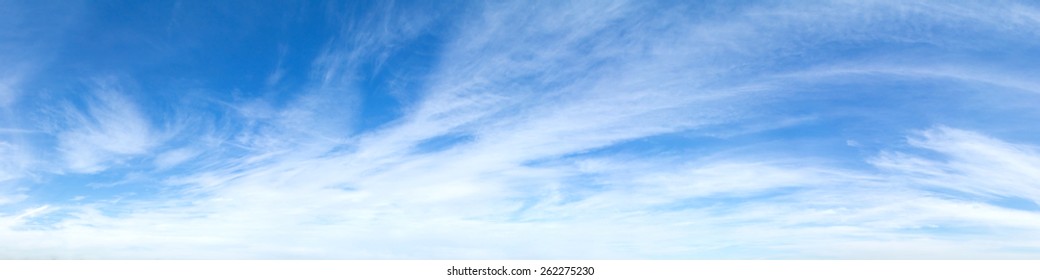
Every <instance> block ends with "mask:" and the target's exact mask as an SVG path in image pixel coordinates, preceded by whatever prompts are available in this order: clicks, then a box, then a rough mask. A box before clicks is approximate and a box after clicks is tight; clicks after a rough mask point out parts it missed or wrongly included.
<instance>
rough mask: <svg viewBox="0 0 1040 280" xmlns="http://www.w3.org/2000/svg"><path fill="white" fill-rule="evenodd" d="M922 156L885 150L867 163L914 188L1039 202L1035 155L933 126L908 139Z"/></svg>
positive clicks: (1038, 157) (1039, 156)
mask: <svg viewBox="0 0 1040 280" xmlns="http://www.w3.org/2000/svg"><path fill="white" fill-rule="evenodd" d="M908 144H910V145H911V146H912V147H914V148H919V149H925V150H930V151H933V152H936V153H939V154H940V155H942V156H940V157H928V156H922V155H915V154H907V153H902V152H885V153H882V154H881V155H879V156H878V157H876V158H874V159H872V160H871V163H872V164H874V165H876V166H878V167H880V168H884V169H887V170H891V171H892V172H896V173H900V174H903V177H902V179H904V180H908V181H911V182H913V183H915V184H921V185H927V186H933V187H938V188H946V189H950V190H954V191H958V192H963V193H969V194H974V195H983V196H999V197H1020V198H1025V199H1029V200H1032V201H1033V202H1035V203H1040V184H1038V183H1037V182H1040V153H1038V152H1037V149H1036V147H1033V146H1028V145H1021V144H1011V143H1007V142H1004V141H1001V140H999V139H994V138H991V137H989V136H985V135H982V134H978V133H975V132H971V131H964V130H958V129H953V128H949V127H936V128H933V129H929V130H925V131H922V132H921V133H919V134H918V135H915V137H911V138H909V139H908Z"/></svg>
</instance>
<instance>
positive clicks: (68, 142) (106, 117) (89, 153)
mask: <svg viewBox="0 0 1040 280" xmlns="http://www.w3.org/2000/svg"><path fill="white" fill-rule="evenodd" d="M68 111H69V112H68V121H69V123H68V130H65V131H62V132H60V133H59V134H58V138H59V142H60V144H59V147H58V149H59V150H60V151H61V152H62V156H63V157H64V160H65V163H66V167H67V168H68V169H69V170H71V171H74V172H79V173H96V172H100V171H103V170H105V169H107V168H109V167H110V166H111V165H112V164H118V163H119V162H120V161H122V160H124V159H126V158H127V157H132V156H139V155H143V154H146V153H147V152H149V151H150V150H151V148H153V147H155V146H156V145H157V144H159V143H160V142H161V139H159V138H158V137H157V134H156V133H155V132H154V131H153V128H152V127H151V124H150V121H149V120H148V119H147V118H146V117H145V115H144V114H142V113H141V112H140V110H139V109H138V108H137V106H136V105H134V104H133V103H131V102H130V101H129V100H128V99H127V98H126V97H125V96H124V95H123V94H122V93H121V92H120V91H119V89H118V88H117V87H114V86H112V85H100V86H99V88H97V89H96V91H95V93H94V95H93V98H91V99H89V100H88V101H87V105H86V110H77V109H74V108H72V107H68Z"/></svg>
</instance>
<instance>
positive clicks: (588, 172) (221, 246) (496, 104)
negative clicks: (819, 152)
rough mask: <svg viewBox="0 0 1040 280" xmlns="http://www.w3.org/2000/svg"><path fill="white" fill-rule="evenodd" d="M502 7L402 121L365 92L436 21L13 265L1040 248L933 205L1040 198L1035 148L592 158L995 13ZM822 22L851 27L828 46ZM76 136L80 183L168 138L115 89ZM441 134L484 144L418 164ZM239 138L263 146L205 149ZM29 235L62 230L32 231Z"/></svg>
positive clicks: (188, 153) (392, 36)
mask: <svg viewBox="0 0 1040 280" xmlns="http://www.w3.org/2000/svg"><path fill="white" fill-rule="evenodd" d="M485 4H486V6H481V7H479V8H480V9H479V10H480V13H476V14H474V15H472V16H471V17H466V18H465V19H464V20H465V23H467V24H464V25H461V28H460V30H457V32H458V33H457V35H458V37H457V38H455V39H454V40H450V41H449V42H448V43H447V45H448V47H447V49H446V51H445V53H444V54H443V59H442V60H441V61H440V62H439V63H438V64H437V66H436V67H435V69H434V70H433V73H430V75H429V76H428V77H424V79H425V80H424V81H427V82H428V83H426V84H425V87H424V88H423V89H422V91H423V93H424V95H422V96H421V97H420V98H418V100H416V101H415V103H414V104H411V103H410V104H408V105H407V106H406V108H404V109H403V110H404V116H403V117H401V118H400V119H398V120H395V121H393V122H391V123H388V124H386V125H384V126H382V127H379V128H376V129H373V130H369V131H360V130H355V129H353V128H352V127H351V122H352V121H353V120H354V119H353V118H354V117H356V116H355V115H353V112H350V110H351V109H353V108H355V107H357V106H359V104H357V102H363V100H362V101H359V100H357V99H354V98H352V97H349V95H350V94H351V93H352V91H351V88H352V86H353V85H352V84H351V83H352V82H353V81H354V80H353V78H354V77H355V76H354V75H353V74H352V71H355V69H356V68H357V67H360V66H359V64H360V62H359V61H361V60H363V58H365V57H369V56H373V55H375V56H376V57H377V59H376V60H378V61H377V62H376V64H380V63H383V62H384V61H383V60H382V59H385V56H380V55H381V54H383V53H384V52H388V51H391V50H386V49H383V48H381V46H384V45H392V43H396V42H401V41H406V40H407V38H405V37H408V36H413V35H415V34H416V33H417V32H418V31H419V30H422V29H423V28H425V27H424V26H425V24H426V22H427V21H428V20H430V19H428V18H419V19H416V20H415V22H412V21H409V19H411V18H410V17H402V18H395V21H389V22H380V21H377V20H372V21H369V22H367V24H368V25H364V24H363V25H358V26H360V27H356V28H357V29H358V30H367V29H366V28H369V25H371V26H376V27H385V28H376V31H381V32H375V33H363V34H361V33H359V34H355V35H354V37H351V38H346V39H344V40H343V42H334V43H332V45H333V47H330V48H328V49H327V50H326V51H325V52H323V53H322V54H321V55H320V56H319V58H318V59H316V61H315V63H314V69H313V72H314V76H315V77H314V81H312V85H310V86H309V87H308V88H307V89H306V90H304V93H303V94H301V95H300V96H298V97H296V98H291V99H290V101H288V102H287V104H285V105H284V106H279V105H276V104H275V103H274V102H267V101H265V100H253V101H250V102H251V103H250V102H246V104H245V105H240V106H232V107H235V108H236V110H238V111H237V112H239V113H240V114H241V116H239V117H241V118H242V119H246V121H244V123H245V124H243V125H242V126H243V127H244V128H237V127H232V126H228V127H221V126H219V125H214V126H216V127H220V128H223V129H228V130H232V131H234V132H222V133H225V134H234V135H224V134H221V133H213V134H215V136H213V135H211V136H209V137H213V138H216V139H227V140H228V141H225V142H221V141H213V142H217V143H218V144H210V143H206V144H199V145H198V146H192V145H187V146H186V147H183V148H177V149H172V150H166V151H164V152H163V153H161V154H159V155H158V156H156V157H155V158H154V159H153V160H154V162H153V163H154V165H155V166H156V167H157V168H159V169H166V168H171V167H173V166H178V165H179V164H186V163H189V162H191V163H194V164H196V165H197V166H202V167H203V168H197V169H193V168H189V171H186V172H185V173H182V174H179V175H177V176H176V177H172V178H162V180H157V181H162V182H164V183H165V184H166V185H167V186H166V187H171V188H170V190H171V191H170V193H163V194H159V195H156V197H153V198H143V199H137V200H109V201H105V200H98V201H95V200H93V198H94V196H91V198H92V200H91V201H87V199H80V200H75V203H74V204H72V205H67V206H60V207H59V206H54V207H49V206H44V207H38V208H36V207H29V208H26V209H24V210H23V211H22V212H21V213H22V214H18V215H8V216H2V217H0V221H4V225H6V226H5V227H2V228H0V239H2V240H3V241H4V244H13V245H9V247H8V248H5V249H7V250H5V251H3V252H0V257H9V258H10V257H18V258H51V257H57V258H644V257H646V258H748V257H749V256H757V257H762V258H788V257H795V258H798V257H801V258H805V257H825V258H918V257H924V258H988V257H994V258H1017V257H1029V256H1031V255H1030V254H1028V253H1017V252H1021V251H1023V250H1025V251H1028V250H1036V249H1037V248H1040V242H1037V241H1035V237H1032V236H1035V234H1036V232H1037V231H1038V230H1040V228H1038V227H1037V224H1036V223H1035V221H1037V220H1038V218H1040V214H1038V213H1037V212H1036V211H1028V210H1016V209H1009V208H1006V207H1001V206H999V205H992V204H987V203H984V202H980V201H974V200H970V199H957V198H950V197H947V196H942V195H937V194H936V193H933V192H930V191H928V190H927V189H928V188H925V186H930V187H941V188H948V189H953V190H957V191H961V192H966V193H969V194H974V195H981V196H1012V197H1024V198H1028V199H1032V200H1034V201H1037V200H1038V199H1040V193H1038V191H1037V186H1036V184H1035V182H1038V181H1040V178H1038V177H1037V174H1040V170H1038V168H1040V167H1038V166H1040V165H1038V163H1040V155H1038V153H1037V151H1036V148H1034V147H1031V146H1026V145H1018V144H1010V143H1007V142H1004V141H1002V140H999V139H995V138H992V137H988V136H984V135H982V134H980V133H977V132H970V131H965V130H957V129H952V128H945V127H939V128H935V129H931V130H925V131H923V132H921V133H919V134H917V135H915V136H913V137H911V138H910V141H909V144H910V145H911V146H913V147H916V148H919V149H924V150H928V151H930V152H932V153H935V156H937V157H933V156H929V155H922V154H920V153H912V152H892V151H887V152H883V153H881V154H880V155H878V156H876V157H873V158H871V159H870V163H871V164H873V165H874V166H875V167H877V168H879V170H849V169H843V168H838V167H833V166H829V164H828V163H829V162H828V161H827V160H817V159H812V158H805V157H798V156H797V155H793V156H790V158H785V157H779V156H764V155H743V156H740V157H737V156H736V155H739V153H738V152H732V151H722V152H719V154H709V155H702V154H682V153H680V152H675V153H674V154H667V155H661V156H659V157H657V156H656V155H654V156H651V157H633V158H625V157H624V156H620V155H617V154H609V153H608V154H606V155H596V156H593V155H582V153H584V152H588V151H592V150H595V149H598V148H603V147H609V146H612V145H615V144H618V143H623V142H625V141H629V140H633V139H639V138H644V137H649V136H654V135H659V134H665V133H673V132H680V131H693V132H694V133H696V132H700V130H698V129H700V128H703V127H705V126H706V125H722V126H726V125H733V126H734V127H741V128H747V129H741V131H744V130H746V131H747V132H741V133H737V134H742V133H754V132H756V131H761V130H768V129H772V128H775V127H786V126H795V125H798V124H801V123H803V122H812V121H815V120H816V118H812V117H790V118H766V117H762V116H770V115H771V114H772V113H775V112H774V111H770V110H768V107H769V105H770V104H772V103H770V102H774V101H775V100H776V99H777V98H778V97H776V96H774V95H772V93H774V92H776V91H782V90H783V88H782V87H781V86H782V83H780V82H777V81H776V79H777V77H781V78H783V77H784V75H783V74H784V73H795V74H791V75H794V76H797V75H799V74H804V73H805V72H799V71H800V70H795V71H792V72H788V71H786V70H776V69H773V70H769V69H771V68H770V67H771V66H774V65H771V64H772V63H778V62H775V61H769V59H768V57H773V56H779V57H783V58H791V57H799V55H804V54H806V53H812V50H811V49H812V46H814V44H824V43H826V42H828V40H848V41H862V40H867V41H869V40H879V41H886V40H887V41H900V40H920V41H935V40H939V41H942V40H941V39H942V38H935V37H917V36H916V35H915V34H917V35H920V33H919V32H917V31H913V32H908V33H902V32H896V31H893V32H892V33H888V32H883V31H892V30H898V29H899V28H900V27H899V26H901V25H897V24H896V23H907V22H910V23H917V21H914V19H915V18H917V17H916V16H919V15H923V16H925V17H924V19H923V20H921V21H922V22H924V23H921V24H920V25H914V24H911V26H912V27H915V28H916V27H919V28H925V27H942V26H943V24H941V23H942V22H946V20H948V19H949V18H954V19H956V20H954V21H953V22H957V23H958V24H955V25H954V26H962V25H965V24H963V23H962V21H968V22H981V23H982V25H983V27H980V28H981V29H984V30H990V29H999V28H998V27H1000V26H1001V24H1003V23H1005V22H1004V21H1000V20H994V19H992V17H993V15H989V14H988V13H996V12H992V11H989V12H987V13H982V14H977V13H972V12H971V10H972V9H962V8H960V7H956V6H940V7H937V8H932V7H930V6H919V5H909V6H901V5H899V4H895V3H880V2H879V3H874V2H872V3H867V4H860V3H859V2H855V3H852V2H847V3H843V2H836V3H827V4H822V5H819V6H816V7H814V8H812V9H816V10H814V11H810V12H806V11H802V10H801V8H803V7H801V6H798V7H795V6H787V5H781V7H771V6H770V7H765V6H768V5H763V6H752V7H748V8H747V9H746V10H740V11H738V12H735V14H734V17H729V16H728V15H727V16H725V17H724V19H716V18H710V17H709V18H692V17H687V15H686V14H684V12H685V11H686V10H683V9H677V12H669V13H662V14H658V13H656V11H658V10H654V9H647V8H646V7H645V6H642V4H639V3H624V2H617V3H609V4H603V3H591V2H590V3H568V4H565V5H566V6H565V7H559V6H556V5H555V4H554V5H538V3H522V4H519V3H485ZM515 5H522V6H523V7H524V8H525V9H516V8H517V7H515ZM903 8H905V11H904V10H902V9H903ZM1000 10H1001V9H997V11H1000ZM864 11H865V12H867V13H860V12H864ZM899 11H904V12H905V14H903V13H899ZM997 14H999V13H997ZM816 15H823V16H816ZM1029 19H1032V18H1030V17H1024V18H1020V19H1019V20H1029ZM398 21H400V22H398ZM397 23H401V24H397ZM1029 23H1030V22H1028V21H1026V23H1025V24H1023V25H1028V24H1029ZM821 25H830V26H836V27H835V28H834V29H833V30H832V31H827V30H816V31H814V30H813V29H811V27H813V26H821ZM969 25H970V24H969ZM1014 26H1019V25H1014ZM391 27H394V28H398V27H399V28H400V29H401V30H398V29H394V28H391ZM987 28H989V29H987ZM351 30H352V31H351V32H360V31H358V30H353V29H351ZM829 30H830V29H829ZM912 30H918V29H912ZM397 31H405V32H397ZM774 31H775V32H774ZM348 33H349V32H348ZM399 33H402V34H403V35H401V34H399ZM350 34H353V33H350ZM878 37H880V38H878ZM335 43H342V45H344V46H346V47H343V46H339V45H336V44H335ZM352 47H356V48H352ZM760 72H768V73H766V74H762V73H760ZM910 72H912V73H917V72H914V71H910ZM776 73H779V74H777V75H772V74H776ZM944 73H946V72H944ZM955 76H956V75H955ZM967 76H971V75H959V76H956V77H967ZM984 80H985V81H994V82H996V83H1000V84H1013V85H1017V87H1019V88H1034V87H1035V86H1034V85H1032V84H1029V83H1018V82H1015V83H1009V82H1007V81H1006V80H994V79H990V78H986V79H984ZM70 119H71V120H72V121H71V123H70V125H69V127H70V128H69V130H67V131H64V132H61V133H59V135H58V137H59V142H60V144H59V148H60V150H61V151H62V153H63V156H64V159H65V160H66V164H67V166H68V168H69V169H71V170H73V171H76V172H86V173H91V172H99V171H102V170H105V169H106V168H108V167H109V166H112V165H116V164H119V163H120V162H121V161H122V160H124V159H126V158H131V157H135V156H143V155H146V154H149V153H150V152H152V151H154V150H156V149H157V147H158V146H159V144H160V142H161V140H162V139H161V137H159V136H157V135H160V134H161V133H157V132H156V129H155V128H153V127H152V126H151V125H150V124H149V123H150V122H149V120H148V118H146V116H145V114H144V113H143V112H142V111H141V110H140V109H139V108H137V106H134V104H133V103H132V102H130V101H129V100H128V98H126V97H125V96H124V95H122V94H121V93H119V92H118V90H115V89H112V88H111V87H108V88H106V87H102V89H100V90H99V91H98V93H97V94H96V98H95V99H92V100H91V101H90V102H88V104H87V106H86V110H85V111H81V110H72V112H71V113H70ZM203 122H205V121H203ZM214 122H215V121H214ZM706 134H710V133H706ZM444 135H467V136H470V137H469V138H467V139H470V140H469V141H466V142H463V143H458V144H457V145H455V146H451V147H449V148H446V149H443V150H438V151H432V152H425V153H420V152H415V149H414V148H415V147H416V146H417V145H419V144H420V143H423V142H424V141H427V140H429V139H432V138H436V137H440V136H444ZM842 139H844V138H842ZM845 143H847V144H848V145H849V146H858V145H859V144H856V142H855V141H852V140H848V142H845ZM222 144H223V145H233V146H234V147H236V148H242V150H243V151H242V152H241V153H240V154H233V153H229V154H230V155H225V154H220V153H218V152H211V150H209V149H207V148H208V147H207V146H206V145H222ZM735 154H736V155H735ZM536 163H540V164H536ZM0 171H2V170H0ZM575 181H578V182H575ZM0 199H3V197H0ZM0 204H2V203H0ZM55 209H57V210H55ZM59 210H60V211H59ZM32 222H35V223H44V224H47V225H48V227H44V228H33V229H25V228H18V227H17V226H20V225H25V224H29V223H32ZM41 240H61V241H62V242H49V243H48V242H42V241H41ZM835 248H841V250H836V249H835ZM892 248H896V249H892ZM1032 256H1034V257H1035V255H1032Z"/></svg>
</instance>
